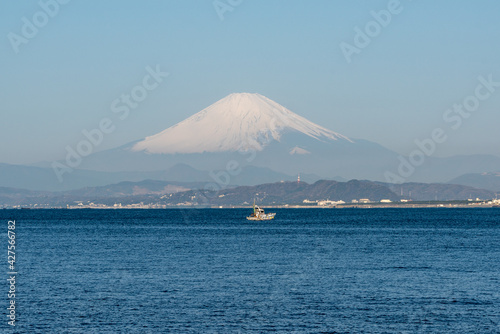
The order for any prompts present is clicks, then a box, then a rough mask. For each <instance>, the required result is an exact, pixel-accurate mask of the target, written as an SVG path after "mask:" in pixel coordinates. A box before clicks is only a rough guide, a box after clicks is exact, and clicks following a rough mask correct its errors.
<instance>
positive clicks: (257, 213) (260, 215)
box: [247, 200, 276, 220]
mask: <svg viewBox="0 0 500 334" xmlns="http://www.w3.org/2000/svg"><path fill="white" fill-rule="evenodd" d="M274 216H276V213H265V212H264V209H262V208H259V207H258V206H257V205H255V200H254V201H253V213H252V214H251V215H250V216H248V217H247V219H248V220H271V219H274Z"/></svg>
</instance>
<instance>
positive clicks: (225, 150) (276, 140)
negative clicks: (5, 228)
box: [80, 93, 500, 184]
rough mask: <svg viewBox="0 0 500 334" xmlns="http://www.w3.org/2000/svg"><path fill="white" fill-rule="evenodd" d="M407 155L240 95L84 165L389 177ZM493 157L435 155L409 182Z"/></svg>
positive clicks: (472, 168)
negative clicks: (442, 156) (186, 167)
mask: <svg viewBox="0 0 500 334" xmlns="http://www.w3.org/2000/svg"><path fill="white" fill-rule="evenodd" d="M399 158H400V156H399V155H398V154H397V153H396V152H393V151H391V150H388V149H386V148H385V147H383V146H381V145H379V144H376V143H374V142H370V141H368V140H362V139H353V138H348V137H347V136H344V135H342V134H340V133H338V132H334V131H331V130H329V129H327V128H324V127H322V126H320V125H318V124H315V123H313V122H311V121H309V120H307V119H306V118H304V117H302V116H299V115H298V114H296V113H293V112H292V111H290V110H288V109H287V108H285V107H284V106H282V105H280V104H279V103H277V102H275V101H273V100H271V99H269V98H267V97H265V96H263V95H260V94H250V93H234V94H230V95H228V96H226V97H225V98H223V99H221V100H219V101H217V102H215V103H214V104H212V105H210V106H208V107H207V108H205V109H203V110H201V111H200V112H198V113H196V114H194V115H192V116H191V117H189V118H187V119H185V120H184V121H182V122H180V123H178V124H176V125H173V126H171V127H168V128H166V129H165V130H163V131H161V132H159V133H157V134H153V135H151V136H148V137H146V138H144V139H141V140H138V141H135V142H132V143H129V144H126V145H124V146H121V147H118V148H115V149H111V150H106V151H101V152H98V153H95V154H92V155H89V156H88V157H86V158H85V159H84V160H83V163H82V165H81V166H80V168H82V169H90V170H97V171H107V172H117V171H161V170H167V169H169V168H172V167H173V166H176V165H179V164H182V165H186V164H187V165H189V166H191V167H193V168H196V169H198V170H201V171H206V174H207V175H220V174H217V173H220V171H226V173H224V174H225V175H226V176H228V175H232V176H235V177H232V180H231V181H232V182H235V181H236V179H238V178H236V175H238V176H239V178H240V179H241V176H242V173H245V172H247V173H249V172H248V171H253V172H254V174H255V175H252V176H249V177H248V179H252V180H254V181H256V182H257V183H258V180H259V175H264V174H265V173H267V174H268V176H270V175H275V174H276V173H282V174H287V175H297V174H299V173H301V174H309V175H310V176H311V175H312V176H314V175H315V176H317V177H318V178H335V177H339V176H340V177H343V178H346V179H353V178H356V179H370V180H377V181H386V180H385V177H384V173H385V172H387V171H394V170H395V169H397V167H398V164H399V161H400V160H399ZM457 159H458V160H457ZM490 160H491V159H490ZM493 160H494V161H493ZM493 160H492V161H487V162H485V163H484V164H478V163H477V159H474V158H473V157H459V158H454V159H451V158H450V159H448V158H433V157H428V158H427V160H426V163H425V164H424V165H422V166H420V167H419V168H418V170H416V171H415V173H414V175H412V176H411V177H410V178H408V180H411V181H425V182H444V181H446V180H449V179H450V178H452V177H456V176H458V175H461V174H464V173H465V172H478V171H484V170H486V171H488V170H489V169H491V168H494V169H498V166H499V165H500V163H499V159H493ZM457 166H460V167H461V168H458V169H459V170H457V173H456V175H455V174H453V170H454V169H457ZM246 167H252V168H246ZM450 171H451V172H450ZM273 173H274V174H273ZM263 177H264V176H263ZM212 178H215V177H212ZM227 179H228V177H226V179H225V180H223V183H229V182H230V181H229V180H227ZM172 181H175V180H172ZM193 181H197V180H195V179H193ZM277 181H278V180H277ZM240 184H241V183H240Z"/></svg>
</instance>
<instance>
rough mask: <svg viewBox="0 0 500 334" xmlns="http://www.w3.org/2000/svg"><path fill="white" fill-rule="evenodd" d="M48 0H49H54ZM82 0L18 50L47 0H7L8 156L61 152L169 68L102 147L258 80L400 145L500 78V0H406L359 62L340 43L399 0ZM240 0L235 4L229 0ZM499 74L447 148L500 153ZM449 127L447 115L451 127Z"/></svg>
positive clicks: (258, 87)
mask: <svg viewBox="0 0 500 334" xmlns="http://www.w3.org/2000/svg"><path fill="white" fill-rule="evenodd" d="M51 1H55V0H45V1H43V0H42V1H41V3H51ZM221 2H222V3H225V4H227V5H228V6H230V7H231V9H232V11H226V12H224V13H223V18H224V20H221V19H220V18H219V16H218V13H217V11H216V9H215V8H214V4H213V1H212V0H208V1H204V0H203V1H202V0H199V1H185V0H184V1H143V2H140V1H81V0H80V1H79V0H72V1H69V3H67V4H64V5H62V4H61V5H59V10H58V12H57V13H56V14H55V15H54V17H50V18H49V19H48V22H47V23H46V24H45V25H44V26H43V27H41V28H39V29H38V30H39V31H38V32H37V33H36V35H35V36H34V37H33V38H30V39H27V40H28V42H27V43H26V44H21V45H19V46H18V51H19V52H18V53H16V52H14V49H13V47H12V43H11V42H10V41H9V37H8V36H9V33H15V34H17V35H19V36H22V26H23V24H24V23H23V17H26V18H27V19H28V20H29V21H33V16H34V15H36V13H38V12H40V11H41V10H42V9H41V6H40V3H39V2H38V1H25V2H20V1H4V2H2V3H0V36H1V37H2V40H1V43H0V54H1V56H2V61H1V63H0V73H1V76H0V108H1V109H0V110H1V116H2V118H1V122H0V141H1V143H2V145H1V146H0V162H5V163H35V162H38V161H52V160H55V159H61V158H63V157H64V155H65V147H66V146H67V145H74V144H75V143H77V142H78V141H79V140H81V139H82V133H81V132H82V130H84V129H87V130H90V129H92V128H95V127H97V126H98V124H99V121H100V120H101V119H103V118H104V117H109V118H113V119H117V118H116V115H114V114H113V113H112V112H111V109H110V104H111V103H112V102H113V101H114V100H115V99H116V98H119V97H120V96H121V94H123V93H129V92H130V91H131V89H132V88H133V87H135V86H136V85H139V84H141V82H142V79H143V77H144V76H145V74H146V73H147V72H146V69H145V68H146V67H147V66H151V67H155V66H156V65H157V64H158V65H160V67H161V69H162V70H164V71H167V72H169V73H170V75H169V76H168V78H166V79H165V81H164V82H162V83H161V85H160V86H159V87H158V88H157V89H155V90H154V91H151V92H150V93H149V95H148V97H147V98H146V99H145V100H144V101H143V102H141V103H140V105H139V107H137V108H136V109H134V110H133V111H132V112H131V113H130V116H129V117H128V118H127V119H125V120H123V121H121V120H120V121H116V123H115V124H116V130H115V131H114V132H113V133H112V134H110V135H108V136H106V137H105V139H104V141H103V143H102V145H100V146H99V147H98V149H99V150H102V149H107V148H112V147H116V146H120V145H123V144H125V143H128V142H130V141H133V140H137V139H140V138H143V137H145V136H148V135H152V134H154V133H157V132H159V131H161V130H163V129H165V128H167V127H169V126H171V125H173V124H175V123H177V122H179V121H181V120H183V119H185V118H186V117H188V116H190V115H192V114H194V113H196V112H198V111H200V110H201V109H203V108H204V107H207V106H208V105H210V104H211V103H213V102H215V101H217V100H219V99H221V98H223V97H224V96H226V95H228V94H230V93H233V92H257V93H260V94H263V95H265V96H267V97H269V98H271V99H273V100H275V101H276V102H278V103H280V104H282V105H284V106H285V107H287V108H289V109H290V110H292V111H294V112H296V113H298V114H300V115H302V116H304V117H306V118H308V119H310V120H311V121H313V122H316V123H318V124H320V125H322V126H324V127H327V128H330V129H332V130H334V131H337V132H340V133H342V134H344V135H347V136H349V137H352V138H363V139H368V140H371V141H375V142H377V143H380V144H382V145H384V146H386V147H388V148H390V149H392V150H395V151H397V152H399V153H401V154H403V155H407V154H409V153H410V152H411V151H412V150H413V149H414V148H415V144H414V140H415V139H423V138H425V137H429V136H430V133H431V132H432V130H433V129H435V128H436V127H447V125H446V124H445V122H444V121H443V114H444V113H445V111H446V110H447V109H448V108H451V107H452V106H453V104H454V103H461V102H462V101H463V100H464V99H465V98H466V97H467V96H469V95H471V94H474V90H475V88H476V86H477V85H478V77H479V76H483V77H487V76H488V75H492V77H493V79H494V80H496V81H500V43H499V41H500V20H498V14H499V13H500V2H498V1H494V0H491V1H475V2H472V1H467V2H466V1H451V0H448V1H439V2H436V1H430V0H428V1H424V0H420V1H418V0H413V1H410V0H401V1H400V5H399V7H398V8H399V9H400V12H399V13H398V14H392V15H391V21H390V23H389V24H387V26H385V27H381V29H380V31H379V32H378V33H377V34H375V36H374V37H372V38H371V42H370V43H369V44H368V45H367V46H366V47H364V48H362V49H360V52H359V53H358V54H353V55H352V58H351V62H350V63H348V62H347V61H346V58H345V57H344V54H343V53H342V50H341V48H340V44H341V43H342V42H345V43H349V44H351V45H354V38H355V35H356V33H355V28H356V27H359V28H360V29H361V30H363V29H365V26H366V24H368V23H369V22H370V21H373V20H374V18H373V17H372V15H371V14H370V12H371V11H375V12H379V11H381V10H386V9H387V8H388V4H389V3H390V1H295V0H289V1H284V0H282V1H277V0H274V1H273V0H244V1H240V3H238V1H236V0H232V1H228V0H221ZM228 2H229V3H228ZM231 3H232V4H233V5H231ZM11 36H12V35H11ZM499 111H500V88H499V89H498V91H496V92H494V93H492V94H491V97H489V98H488V99H486V100H485V101H481V104H480V106H479V108H478V109H477V110H476V111H475V112H473V113H472V115H471V116H470V117H469V118H467V119H464V120H463V124H462V126H461V127H460V128H459V129H457V130H449V131H448V132H447V133H448V135H449V139H448V140H447V141H446V142H445V143H443V144H440V145H439V147H438V151H437V152H436V155H438V156H449V155H455V154H474V153H482V154H494V155H499V156H500V146H499V145H498V143H499V142H500V131H499V130H498V128H499V124H500V112H499ZM447 129H449V126H448V127H447Z"/></svg>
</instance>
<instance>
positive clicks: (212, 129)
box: [132, 93, 351, 154]
mask: <svg viewBox="0 0 500 334" xmlns="http://www.w3.org/2000/svg"><path fill="white" fill-rule="evenodd" d="M285 131H295V132H300V133H303V134H305V135H307V136H309V137H312V138H315V139H317V140H320V141H325V140H338V139H342V140H347V141H351V140H350V139H349V138H347V137H345V136H343V135H341V134H338V133H336V132H333V131H330V130H328V129H326V128H324V127H321V126H319V125H317V124H314V123H312V122H310V121H308V120H307V119H305V118H304V117H301V116H299V115H297V114H295V113H293V112H291V111H290V110H288V109H286V108H285V107H283V106H281V105H280V104H278V103H276V102H274V101H272V100H270V99H268V98H267V97H265V96H262V95H260V94H250V93H234V94H230V95H228V96H226V97H225V98H223V99H221V100H219V101H217V102H215V103H214V104H212V105H211V106H209V107H207V108H205V109H203V110H202V111H200V112H198V113H197V114H195V115H193V116H191V117H189V118H187V119H185V120H184V121H182V122H180V123H178V124H176V125H174V126H171V127H170V128H168V129H166V130H164V131H162V132H160V133H158V134H156V135H153V136H150V137H146V138H145V139H144V140H142V141H140V142H138V143H136V144H135V145H134V146H133V147H132V151H144V152H146V153H153V154H155V153H163V154H174V153H202V152H227V151H229V152H234V151H237V150H243V151H244V150H249V149H254V150H258V151H260V150H262V149H263V148H264V147H265V146H266V145H267V144H269V143H270V142H271V141H272V140H277V141H279V140H280V137H281V135H282V134H283V133H284V132H285ZM296 153H299V152H296ZM300 153H302V152H300Z"/></svg>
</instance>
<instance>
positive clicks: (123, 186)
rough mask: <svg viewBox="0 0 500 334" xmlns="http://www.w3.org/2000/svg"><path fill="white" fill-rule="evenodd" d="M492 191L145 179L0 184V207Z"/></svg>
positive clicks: (429, 196) (462, 195)
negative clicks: (81, 184) (64, 187)
mask: <svg viewBox="0 0 500 334" xmlns="http://www.w3.org/2000/svg"><path fill="white" fill-rule="evenodd" d="M494 196H495V194H494V193H493V192H491V191H488V190H484V189H476V188H472V187H468V186H460V185H446V184H422V183H407V184H403V185H394V184H385V183H381V182H372V181H360V180H351V181H347V182H338V181H331V180H319V181H317V182H315V183H312V184H309V183H306V182H297V181H293V182H291V181H286V182H285V181H283V182H275V183H266V184H261V185H257V186H239V187H227V188H224V189H219V190H218V191H211V190H207V189H205V183H192V182H191V183H189V182H168V181H157V180H145V181H140V182H120V183H117V184H111V185H108V186H104V187H90V188H82V189H79V190H71V191H64V192H42V191H30V190H22V189H15V188H6V187H0V205H1V206H14V205H21V206H24V205H26V206H32V205H34V204H37V205H38V206H40V205H42V206H43V205H49V206H66V205H75V203H80V202H81V203H91V202H92V203H101V204H106V205H113V204H114V203H123V204H134V203H135V204H136V203H141V202H142V203H143V204H144V203H146V204H148V203H149V204H153V203H160V204H165V205H174V206H175V205H179V204H182V203H184V204H185V203H188V205H192V206H198V205H201V206H213V205H245V203H246V204H249V201H252V200H253V199H254V198H255V199H256V201H257V202H258V203H261V204H266V205H278V204H300V203H302V202H303V201H304V200H306V199H307V200H310V201H319V200H332V201H340V200H343V201H346V202H350V201H352V200H353V199H356V200H359V199H361V198H366V199H369V200H371V201H380V200H382V199H388V200H391V201H399V200H400V199H412V200H417V201H427V200H431V201H432V200H466V199H468V198H473V199H475V198H481V199H492V198H494Z"/></svg>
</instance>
